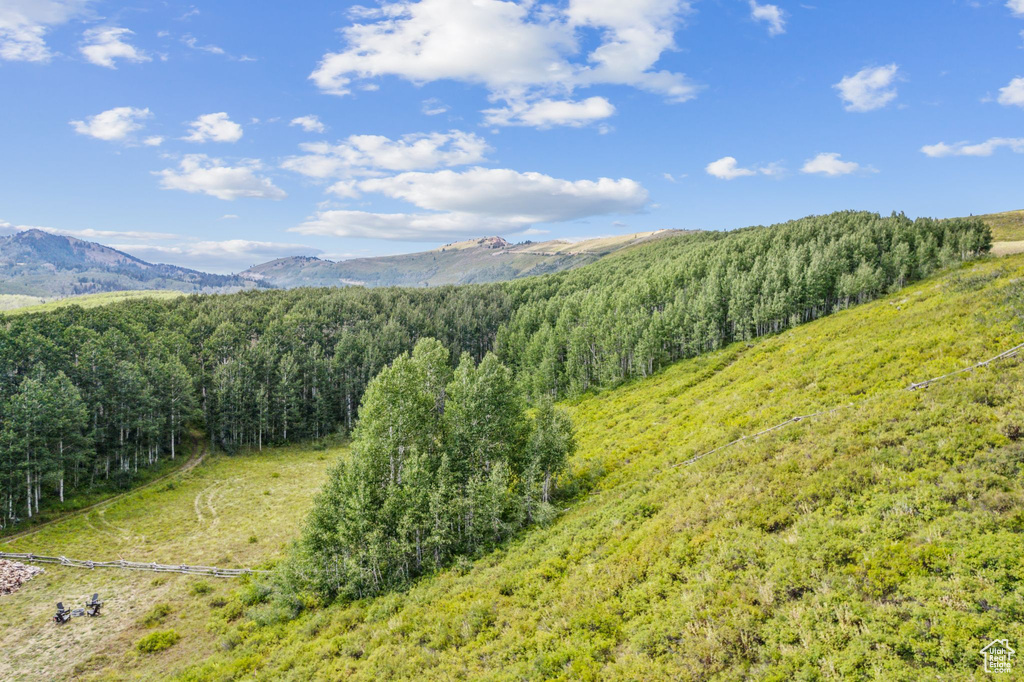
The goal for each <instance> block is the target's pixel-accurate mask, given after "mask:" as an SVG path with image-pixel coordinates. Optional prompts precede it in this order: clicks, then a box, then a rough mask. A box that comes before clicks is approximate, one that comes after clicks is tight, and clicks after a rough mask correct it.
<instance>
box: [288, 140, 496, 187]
mask: <svg viewBox="0 0 1024 682" xmlns="http://www.w3.org/2000/svg"><path fill="white" fill-rule="evenodd" d="M299 148H300V149H302V150H303V151H305V152H308V153H307V154H305V155H302V156H293V157H290V158H288V159H286V160H285V161H284V162H283V163H282V164H281V167H282V168H285V169H287V170H290V171H294V172H296V173H301V174H303V175H305V176H307V177H311V178H317V179H325V178H336V177H341V178H343V177H348V176H353V175H370V174H375V173H379V172H380V171H395V172H400V171H410V170H432V169H434V168H444V167H453V166H466V165H469V164H473V163H480V162H481V161H483V160H484V159H485V156H486V154H487V152H488V149H489V148H488V146H487V143H486V142H485V141H484V139H483V138H482V137H480V136H478V135H476V134H474V133H466V132H463V131H461V130H451V131H449V132H447V133H415V134H411V135H405V136H403V137H402V138H401V139H398V140H392V139H390V138H388V137H384V136H383V135H351V136H349V137H348V138H346V139H345V140H344V141H342V142H340V143H339V144H334V145H332V144H329V143H327V142H310V143H305V144H301V145H299Z"/></svg>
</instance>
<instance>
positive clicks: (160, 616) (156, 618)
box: [142, 604, 171, 628]
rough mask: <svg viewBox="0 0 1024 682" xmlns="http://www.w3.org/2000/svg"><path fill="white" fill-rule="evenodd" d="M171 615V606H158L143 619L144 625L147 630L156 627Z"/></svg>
mask: <svg viewBox="0 0 1024 682" xmlns="http://www.w3.org/2000/svg"><path fill="white" fill-rule="evenodd" d="M170 613H171V605H170V604H156V605H155V606H154V607H153V608H152V609H150V610H149V613H147V614H146V616H145V617H144V618H143V619H142V625H143V627H147V628H151V627H155V626H157V625H159V624H160V623H162V622H164V619H165V618H167V616H168V615H170Z"/></svg>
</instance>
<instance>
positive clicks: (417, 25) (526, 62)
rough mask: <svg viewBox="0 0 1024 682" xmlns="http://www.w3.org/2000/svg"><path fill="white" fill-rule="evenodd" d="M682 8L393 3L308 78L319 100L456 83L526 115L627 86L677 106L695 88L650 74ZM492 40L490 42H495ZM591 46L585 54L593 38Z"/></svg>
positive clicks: (589, 1)
mask: <svg viewBox="0 0 1024 682" xmlns="http://www.w3.org/2000/svg"><path fill="white" fill-rule="evenodd" d="M689 10H690V4H689V2H688V1H687V0H632V1H631V2H629V3H622V2H618V1H615V0H570V2H569V3H568V4H567V5H566V6H564V7H562V6H560V5H556V4H553V3H540V2H511V1H505V0H476V1H475V2H466V1H465V0H420V1H418V2H415V1H412V0H399V1H397V2H387V3H384V4H383V5H382V6H381V7H380V8H379V9H367V8H362V9H360V10H359V11H358V12H357V13H355V18H356V19H357V20H360V22H361V23H355V24H353V25H352V26H349V27H347V28H345V29H343V30H342V35H343V37H344V40H345V48H344V49H343V50H342V51H340V52H332V53H328V54H326V55H324V57H323V59H322V60H321V62H320V64H319V66H318V67H317V68H316V70H315V71H314V72H313V73H312V74H311V75H310V78H311V79H312V80H313V81H314V83H316V85H317V86H318V87H319V88H320V89H321V90H323V91H324V92H327V93H331V94H335V95H347V94H350V93H351V92H352V90H353V88H354V87H355V86H356V84H355V81H360V82H364V83H365V81H366V79H371V78H378V77H381V76H397V77H399V78H404V79H406V80H409V81H412V82H414V83H426V82H430V81H437V80H457V81H462V82H468V83H474V84H478V85H482V86H484V87H486V88H487V89H488V90H489V91H490V93H491V97H492V99H493V100H495V101H504V102H505V103H506V104H507V105H508V106H509V107H511V108H516V107H529V105H530V103H531V102H533V101H535V100H543V99H565V97H566V96H567V95H569V94H570V93H572V91H573V90H574V89H575V88H578V87H586V86H590V85H597V84H613V85H628V86H632V87H635V88H638V89H641V90H646V91H649V92H654V93H657V94H661V95H663V96H665V97H666V98H667V99H669V100H671V101H677V102H682V101H686V100H688V99H691V98H693V97H694V96H695V94H696V91H697V88H696V87H695V86H694V85H693V84H692V83H691V82H690V81H689V80H688V79H687V78H686V77H685V76H684V75H683V74H680V73H673V72H670V71H666V70H657V68H656V64H657V62H658V60H659V59H660V58H661V56H662V54H664V53H665V52H666V51H669V50H672V49H674V48H675V39H674V36H675V31H676V29H677V27H678V26H679V24H680V22H681V18H682V16H683V15H684V14H686V13H687V12H688V11H689ZM494 37H498V39H494ZM595 37H596V38H597V41H596V42H597V45H596V47H593V49H590V50H589V51H586V50H584V49H583V45H587V46H588V47H589V46H590V45H591V44H592V42H593V38H595Z"/></svg>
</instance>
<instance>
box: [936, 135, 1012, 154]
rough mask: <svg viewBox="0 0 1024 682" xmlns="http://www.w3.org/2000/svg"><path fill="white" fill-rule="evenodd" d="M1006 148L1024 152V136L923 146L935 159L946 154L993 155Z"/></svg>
mask: <svg viewBox="0 0 1024 682" xmlns="http://www.w3.org/2000/svg"><path fill="white" fill-rule="evenodd" d="M1002 148H1006V149H1009V150H1010V151H1012V152H1015V153H1017V154H1024V137H993V138H989V139H988V140H986V141H984V142H979V143H977V144H971V143H969V142H956V143H954V144H946V143H945V142H939V143H938V144H929V145H925V146H923V147H921V152H922V153H924V154H925V155H927V156H930V157H932V158H933V159H937V158H941V157H944V156H992V155H993V154H995V153H996V152H997V151H998V150H999V149H1002Z"/></svg>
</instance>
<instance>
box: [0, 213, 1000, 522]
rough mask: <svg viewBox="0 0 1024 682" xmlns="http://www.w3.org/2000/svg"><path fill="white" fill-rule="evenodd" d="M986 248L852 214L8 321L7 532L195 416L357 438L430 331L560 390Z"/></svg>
mask: <svg viewBox="0 0 1024 682" xmlns="http://www.w3.org/2000/svg"><path fill="white" fill-rule="evenodd" d="M989 246H990V235H989V231H988V228H987V227H985V225H984V224H983V223H981V222H980V221H977V220H949V221H935V220H928V219H920V220H916V221H912V220H909V219H907V218H906V217H905V216H902V215H893V216H890V217H885V218H883V217H880V216H878V215H877V214H871V213H854V212H846V213H836V214H832V215H828V216H820V217H812V218H806V219H803V220H797V221H793V222H790V223H785V224H782V225H776V226H773V227H767V228H766V227H756V228H747V229H745V230H738V231H735V232H730V233H699V234H693V235H686V236H681V237H675V238H670V239H665V240H663V241H660V242H655V243H652V244H648V245H644V246H641V247H637V248H635V249H631V250H629V251H625V252H622V253H619V254H614V255H612V256H609V257H607V258H605V259H603V260H601V261H599V262H597V263H595V264H592V265H589V266H587V267H584V268H580V269H578V270H573V271H569V272H563V273H558V274H555V275H548V276H544V277H537V278H529V279H524V280H517V281H514V282H506V283H498V284H489V285H470V286H460V287H439V288H431V289H400V288H389V289H361V288H347V289H296V290H291V291H247V292H242V293H238V294H233V295H229V296H189V297H182V298H179V299H175V300H172V301H159V302H158V301H145V300H139V301H129V302H124V303H120V304H116V305H111V306H108V307H101V308H93V309H89V310H83V309H80V308H77V307H68V308H62V309H59V310H55V311H52V312H48V313H45V314H36V315H21V316H16V317H8V318H5V319H4V320H3V322H2V323H0V438H2V441H0V448H2V450H0V504H2V506H0V524H3V525H8V524H10V523H12V522H14V521H16V520H17V519H20V518H23V517H25V516H27V515H28V514H29V508H30V505H31V509H32V513H35V509H36V508H37V505H38V503H39V502H43V501H45V500H46V499H47V498H58V497H59V495H60V494H61V490H63V489H65V488H71V489H80V488H83V487H85V486H90V485H95V484H98V483H101V482H102V483H107V484H109V483H111V482H113V483H116V484H120V485H126V484H128V483H129V482H130V480H131V477H132V475H133V473H134V472H135V471H136V470H137V469H138V468H140V467H145V466H149V465H151V464H152V463H155V462H158V461H160V460H161V459H162V458H165V457H169V456H171V452H172V448H176V447H178V445H180V441H181V434H182V433H183V432H184V431H183V429H184V426H185V425H186V424H189V425H192V426H195V427H198V428H200V429H202V430H203V431H204V432H205V433H207V434H208V437H209V438H210V439H211V441H212V442H213V443H214V444H215V445H217V446H219V447H222V448H225V449H227V450H229V451H231V450H234V449H237V448H254V449H258V448H260V447H263V446H265V445H267V444H268V443H269V444H276V443H283V442H291V441H297V440H304V439H309V438H317V437H321V436H324V435H326V434H330V433H334V432H337V431H339V430H343V431H348V430H351V429H352V428H353V427H354V426H355V424H356V417H357V407H358V405H359V403H360V401H361V400H362V397H363V393H364V391H365V390H366V387H367V385H368V384H369V382H370V380H371V379H372V378H373V377H374V376H376V375H377V374H378V373H379V372H380V371H381V370H382V369H383V368H384V367H386V366H388V365H389V364H390V363H391V362H392V361H393V360H394V359H395V358H396V357H398V356H399V355H401V354H402V353H405V352H411V351H412V349H413V347H414V346H415V344H416V342H417V341H418V340H419V339H422V338H426V337H431V338H435V339H437V340H438V341H439V342H440V343H441V344H442V346H443V347H444V348H445V349H446V350H447V351H448V353H449V356H450V357H451V358H459V357H461V356H462V354H463V353H469V355H470V357H471V358H472V359H473V360H474V361H477V362H479V361H481V360H482V359H483V358H484V356H485V355H486V354H487V352H488V351H490V350H493V351H494V352H495V354H496V355H497V357H498V359H499V360H500V361H501V362H502V363H503V364H504V365H505V366H507V367H509V368H510V369H511V371H512V372H513V376H514V377H515V380H516V382H517V386H518V388H519V390H521V391H522V392H523V394H524V395H528V396H531V397H533V398H536V397H537V396H541V395H547V396H551V397H553V398H560V397H563V396H565V395H568V394H573V393H577V392H580V391H585V390H587V389H589V388H591V387H594V386H608V385H612V384H615V383H617V382H620V381H623V380H626V379H629V378H632V377H638V376H646V375H647V374H650V373H651V372H653V371H656V370H657V368H658V367H660V366H662V365H664V364H665V363H668V362H672V361H674V360H677V359H679V358H683V357H688V356H691V355H695V354H698V353H702V352H706V351H709V350H713V349H715V348H718V347H721V346H722V345H725V344H727V343H730V342H732V341H735V340H744V339H751V338H754V337H757V336H760V335H763V334H768V333H774V332H778V331H781V330H782V329H785V328H788V327H790V326H792V325H794V324H799V323H800V322H803V321H807V320H812V319H815V318H817V317H820V316H822V315H826V314H829V313H831V312H833V311H835V310H837V309H840V308H843V307H846V306H848V305H851V304H855V303H860V302H864V301H867V300H869V299H871V298H873V297H875V296H878V295H880V294H882V293H885V292H887V291H889V290H892V289H895V288H898V287H901V286H903V285H905V284H907V283H908V282H911V281H914V280H916V279H919V278H921V277H924V276H927V275H928V274H930V273H931V272H933V271H934V270H935V269H937V268H939V267H942V266H944V265H949V264H953V263H956V262H959V261H961V260H965V259H969V258H972V257H975V256H977V255H979V254H982V253H985V252H986V251H987V250H988V248H989ZM62 374H63V378H62ZM30 380H31V381H30ZM65 381H66V382H68V383H69V384H70V388H71V389H73V390H70V391H68V390H65V388H66V384H65ZM32 382H35V383H32ZM58 385H60V386H61V387H62V388H60V389H58ZM39 386H42V387H44V388H45V387H49V388H45V390H44V389H40V388H39ZM68 392H70V395H71V397H70V398H59V399H58V398H51V397H47V396H51V395H58V394H62V393H68ZM76 392H77V398H78V401H80V403H81V404H82V405H83V406H84V408H85V413H86V414H87V415H88V417H87V419H84V420H83V419H79V416H80V410H78V407H77V404H78V403H77V402H76V400H75V399H74V396H75V395H76ZM44 403H46V404H50V405H63V406H64V407H61V408H53V409H57V411H59V412H60V413H61V414H65V413H66V414H67V415H69V416H67V417H66V418H62V419H60V420H58V423H59V424H61V425H62V426H61V427H60V428H61V429H62V432H64V431H66V432H67V434H69V435H68V436H67V438H68V439H70V441H73V442H75V443H80V444H79V445H74V446H72V450H73V452H72V454H70V455H68V456H67V457H64V456H63V455H61V454H60V448H61V443H62V440H61V438H57V440H54V434H53V433H49V434H48V435H46V434H42V433H41V432H40V431H39V430H38V429H37V428H36V427H34V426H31V425H30V420H26V418H25V417H23V416H21V415H23V414H27V413H40V414H41V413H43V412H45V409H51V408H44V407H42V405H43V404H44ZM26 406H27V407H26ZM40 428H41V427H40ZM79 438H81V440H80V441H79V440H78V439H79ZM70 441H69V442H70ZM54 452H57V455H54V454H53V453H54Z"/></svg>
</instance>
